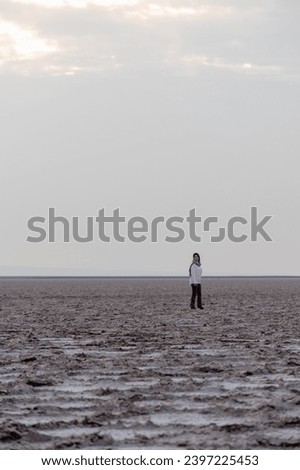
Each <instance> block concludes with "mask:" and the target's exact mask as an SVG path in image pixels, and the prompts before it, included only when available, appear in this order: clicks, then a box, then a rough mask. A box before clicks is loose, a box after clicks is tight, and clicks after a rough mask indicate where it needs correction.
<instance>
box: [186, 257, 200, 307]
mask: <svg viewBox="0 0 300 470" xmlns="http://www.w3.org/2000/svg"><path fill="white" fill-rule="evenodd" d="M189 274H190V285H191V286H192V298H191V309H195V308H196V307H195V300H196V297H197V307H198V308H200V309H201V310H203V306H202V296H201V276H202V267H201V261H200V255H199V253H194V254H193V262H192V264H191V266H190V269H189Z"/></svg>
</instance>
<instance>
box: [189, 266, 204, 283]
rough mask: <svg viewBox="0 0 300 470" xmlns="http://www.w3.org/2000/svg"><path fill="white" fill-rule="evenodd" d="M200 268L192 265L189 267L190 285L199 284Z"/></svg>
mask: <svg viewBox="0 0 300 470" xmlns="http://www.w3.org/2000/svg"><path fill="white" fill-rule="evenodd" d="M201 277H202V266H201V265H200V266H197V264H195V263H193V264H192V266H191V275H190V285H192V284H201Z"/></svg>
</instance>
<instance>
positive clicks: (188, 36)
mask: <svg viewBox="0 0 300 470" xmlns="http://www.w3.org/2000/svg"><path fill="white" fill-rule="evenodd" d="M1 17H2V18H3V23H2V24H4V23H6V24H10V25H13V27H11V29H10V31H9V28H7V27H6V29H5V28H4V27H3V32H2V33H0V34H1V46H0V52H1V56H2V67H1V73H2V74H3V73H5V71H9V67H10V64H9V62H11V61H12V60H15V59H18V60H19V59H21V58H22V59H23V60H22V64H21V63H19V64H18V65H17V66H14V71H15V72H17V70H21V68H22V67H24V68H25V67H26V70H27V71H29V72H28V73H32V74H34V73H36V74H47V75H51V74H56V75H59V74H62V75H66V74H67V75H75V74H79V73H84V72H86V73H108V72H111V73H112V74H115V73H125V74H129V75H130V76H132V75H134V76H138V75H139V74H140V73H145V72H146V71H150V70H151V71H152V72H153V73H173V72H174V73H176V74H177V73H178V72H179V73H183V74H190V75H197V74H199V73H201V70H203V67H206V69H208V68H210V70H214V71H215V73H219V74H221V73H222V71H224V72H225V71H226V70H231V71H232V72H236V73H240V74H244V75H246V74H247V75H248V76H251V75H256V76H258V75H260V76H261V77H262V78H263V77H265V76H268V77H277V76H282V77H287V76H288V75H291V73H292V74H293V75H294V76H296V75H298V74H299V59H298V56H299V54H298V46H297V44H298V42H297V37H298V32H297V31H298V24H296V21H295V20H294V17H293V15H291V14H289V12H287V11H286V10H284V9H282V7H281V4H280V2H279V1H276V0H274V2H272V5H271V4H269V3H268V4H266V3H263V4H262V2H261V1H258V0H253V1H250V0H249V1H248V0H245V1H243V2H240V1H237V0H228V1H227V0H226V1H225V0H216V1H214V0H212V1H208V0H161V1H158V0H150V1H147V0H13V1H9V0H7V1H6V2H3V3H2V2H1V4H0V18H1ZM254 31H255V34H253V32H254ZM279 33H282V34H281V35H280V34H279ZM283 36H284V37H285V41H282V40H281V38H282V37H283ZM19 62H21V61H20V60H19ZM5 66H7V68H5Z"/></svg>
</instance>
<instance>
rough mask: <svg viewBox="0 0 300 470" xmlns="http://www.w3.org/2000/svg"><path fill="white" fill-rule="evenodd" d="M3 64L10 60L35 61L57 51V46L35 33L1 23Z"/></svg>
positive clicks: (0, 47)
mask: <svg viewBox="0 0 300 470" xmlns="http://www.w3.org/2000/svg"><path fill="white" fill-rule="evenodd" d="M0 39H1V46H0V51H1V58H2V64H3V63H5V62H6V61H10V60H20V59H21V60H24V59H35V58H38V57H41V56H44V55H45V54H49V53H52V52H55V51H56V49H57V48H56V46H55V45H54V44H53V43H51V42H48V41H46V40H44V39H41V38H40V37H39V36H38V35H37V34H36V32H35V31H30V30H26V29H22V28H21V27H20V26H18V25H17V24H14V23H10V22H7V21H0Z"/></svg>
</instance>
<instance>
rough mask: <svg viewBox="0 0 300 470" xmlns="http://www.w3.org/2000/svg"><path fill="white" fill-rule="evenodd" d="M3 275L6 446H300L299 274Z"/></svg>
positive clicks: (1, 381)
mask: <svg viewBox="0 0 300 470" xmlns="http://www.w3.org/2000/svg"><path fill="white" fill-rule="evenodd" d="M202 289H203V301H204V307H205V309H204V310H203V311H201V310H190V309H189V300H190V287H189V285H188V281H187V280H174V279H164V280H159V279H156V280H153V279H151V280H150V279H127V280H117V279H115V280H91V279H89V280H88V279H86V280H80V279H72V280H70V279H69V280H67V279H56V280H54V279H52V280H49V279H48V280H47V279H44V280H33V279H31V280H29V279H28V280H1V281H0V321H1V330H0V404H1V415H0V449H126V448H127V449H129V448H131V449H137V448H143V449H148V448H149V449H150V448H152V449H164V448H165V449H184V448H185V449H285V448H286V449H299V448H300V420H299V407H300V374H299V371H300V355H299V352H300V340H299V338H300V334H299V333H300V331H299V330H300V327H299V297H300V281H299V280H297V279H291V280H288V279H226V280H225V279H217V280H212V279H208V280H204V282H203V287H202Z"/></svg>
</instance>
